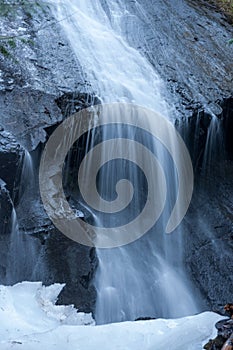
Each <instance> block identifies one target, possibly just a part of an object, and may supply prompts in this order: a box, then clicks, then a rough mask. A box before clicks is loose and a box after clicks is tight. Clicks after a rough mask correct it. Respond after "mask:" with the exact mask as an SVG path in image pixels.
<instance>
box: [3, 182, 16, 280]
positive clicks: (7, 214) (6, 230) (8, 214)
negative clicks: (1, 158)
mask: <svg viewBox="0 0 233 350" xmlns="http://www.w3.org/2000/svg"><path fill="white" fill-rule="evenodd" d="M12 209H13V203H12V200H11V198H10V193H9V191H8V190H7V189H6V184H5V183H4V182H3V181H2V180H1V179H0V247H1V259H0V283H1V282H2V281H3V280H4V279H5V277H6V269H7V261H8V252H9V246H10V234H11V227H12V222H11V218H12Z"/></svg>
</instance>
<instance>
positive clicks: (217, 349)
mask: <svg viewBox="0 0 233 350" xmlns="http://www.w3.org/2000/svg"><path fill="white" fill-rule="evenodd" d="M215 328H216V329H217V331H218V334H217V337H216V338H215V339H210V340H209V342H208V343H207V344H206V345H205V346H204V349H206V350H223V349H224V350H225V349H226V350H232V346H233V319H225V320H221V321H219V322H217V323H216V325H215ZM224 344H225V345H229V346H230V347H229V348H225V347H224Z"/></svg>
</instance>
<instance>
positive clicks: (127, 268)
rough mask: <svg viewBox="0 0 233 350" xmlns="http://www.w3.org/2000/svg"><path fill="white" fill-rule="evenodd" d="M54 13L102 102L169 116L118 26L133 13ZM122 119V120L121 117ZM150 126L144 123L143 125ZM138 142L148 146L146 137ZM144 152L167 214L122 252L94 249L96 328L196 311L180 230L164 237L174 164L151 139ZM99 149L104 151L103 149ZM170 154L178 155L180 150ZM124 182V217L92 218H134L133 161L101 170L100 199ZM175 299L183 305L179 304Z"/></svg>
mask: <svg viewBox="0 0 233 350" xmlns="http://www.w3.org/2000/svg"><path fill="white" fill-rule="evenodd" d="M50 2H52V3H56V2H55V1H52V0H51V1H50ZM54 13H55V15H56V17H57V19H58V20H62V21H61V22H60V23H61V25H62V26H63V28H64V31H65V33H66V35H67V37H68V38H69V40H70V42H71V45H72V47H73V50H74V52H75V53H76V55H77V58H78V60H79V61H80V63H81V65H82V68H83V71H84V72H85V74H86V75H87V79H88V80H89V81H90V82H91V84H92V87H93V89H94V91H96V93H97V95H98V96H100V98H101V100H102V101H103V102H116V101H121V102H131V103H132V102H133V103H136V104H138V105H143V106H145V107H148V108H151V109H153V110H155V111H157V112H160V113H161V114H162V115H163V116H165V117H167V118H169V113H170V112H169V109H170V107H168V106H167V103H166V102H165V98H164V97H163V95H162V93H161V92H162V91H164V89H163V84H162V82H161V80H160V78H159V77H158V75H157V74H156V72H155V71H154V69H153V68H152V66H151V65H150V64H149V63H148V62H147V60H146V59H145V58H144V57H143V56H142V55H141V54H140V53H139V52H138V51H137V50H135V49H134V48H132V47H130V46H129V45H128V44H127V41H126V40H125V39H124V36H123V34H124V33H122V32H123V29H122V27H121V22H122V20H123V19H124V16H126V15H127V16H130V13H128V12H127V10H126V9H125V6H124V2H123V1H111V0H107V1H101V0H86V1H83V0H66V1H65V2H64V3H63V2H59V4H57V3H56V6H54ZM66 17H67V18H66ZM64 18H66V20H64ZM119 113H120V110H119ZM119 120H120V121H122V119H120V115H119ZM154 122H155V121H153V120H145V123H148V124H150V123H151V124H153V123H154ZM123 129H124V128H123ZM123 129H122V128H120V127H117V128H115V129H114V131H113V133H114V136H117V137H119V138H126V137H127V138H131V139H133V140H136V136H135V135H136V134H137V132H136V131H135V130H131V131H130V130H128V129H127V130H123ZM111 132H112V131H109V129H108V128H105V129H103V131H102V138H103V140H106V139H110V138H111V136H109V134H111ZM167 137H168V138H169V137H171V136H170V135H167ZM139 138H140V140H141V141H142V142H143V143H145V144H148V140H147V138H148V135H144V136H143V135H140V137H139ZM170 142H171V143H172V140H170ZM149 148H152V149H155V152H156V154H157V157H158V159H159V161H160V162H161V164H162V165H163V167H164V168H165V173H166V181H167V183H168V198H167V204H166V210H164V212H163V214H162V216H161V218H160V220H159V221H158V223H157V224H156V225H155V227H154V228H153V229H152V230H151V231H150V232H149V233H148V234H146V235H145V236H144V237H142V238H141V239H139V240H138V241H136V242H134V243H131V244H129V245H127V246H123V247H120V248H112V249H97V255H98V259H99V267H98V270H97V273H96V277H95V286H96V289H97V303H96V314H95V317H96V321H97V323H99V324H102V323H108V322H117V321H123V320H133V319H136V318H138V317H143V316H150V317H178V316H182V315H186V314H192V313H195V312H197V308H196V305H195V302H194V301H193V296H192V292H191V287H190V282H189V281H188V279H187V277H186V276H185V271H184V267H183V264H182V232H181V229H177V230H176V232H175V233H173V234H172V235H170V236H168V235H166V234H165V226H166V222H167V219H168V217H169V214H168V213H169V211H170V210H171V207H172V204H173V203H174V198H175V196H176V194H177V191H178V183H177V178H176V172H175V169H174V165H172V164H171V163H172V162H171V159H170V158H169V157H168V155H167V154H166V152H165V151H164V150H163V149H162V148H161V147H160V146H159V145H157V143H156V142H155V141H153V140H152V141H150V142H149ZM131 151H132V152H134V151H133V150H131ZM101 152H102V153H103V154H104V152H105V149H104V147H103V148H102V150H101ZM174 152H178V154H179V149H177V150H174ZM136 157H138V159H139V158H140V157H143V155H140V154H137V155H136ZM89 161H90V162H91V159H90V160H89ZM87 175H89V176H90V173H89V172H88V173H87ZM122 178H127V179H129V180H130V182H132V184H133V185H134V189H135V191H139V194H138V195H136V194H135V196H134V205H132V207H130V208H129V210H128V211H126V213H125V214H124V215H122V216H121V217H119V216H118V217H115V216H114V215H112V216H111V215H110V218H109V217H108V220H107V224H106V222H105V220H106V219H105V216H103V215H101V214H99V215H95V221H96V225H97V226H98V225H99V226H103V225H104V226H106V225H107V226H106V227H111V226H114V225H117V223H119V220H125V219H127V218H129V219H130V218H131V217H132V215H135V211H136V215H137V211H139V210H140V209H141V207H143V198H144V196H145V193H146V184H145V181H144V178H143V176H142V174H141V173H140V171H139V170H138V169H137V167H135V166H134V165H132V164H131V163H130V162H128V163H127V162H125V161H121V160H117V161H115V162H114V161H111V162H108V163H107V164H106V165H105V166H104V167H103V169H102V171H100V173H99V179H98V182H99V192H100V193H101V195H102V196H105V197H106V199H108V200H112V198H109V194H110V193H111V194H112V193H113V194H114V193H115V185H116V183H117V182H118V181H119V179H122ZM156 185H157V184H156V181H155V184H154V186H156ZM108 225H109V226H108ZM178 300H181V302H180V304H179V305H177V302H178Z"/></svg>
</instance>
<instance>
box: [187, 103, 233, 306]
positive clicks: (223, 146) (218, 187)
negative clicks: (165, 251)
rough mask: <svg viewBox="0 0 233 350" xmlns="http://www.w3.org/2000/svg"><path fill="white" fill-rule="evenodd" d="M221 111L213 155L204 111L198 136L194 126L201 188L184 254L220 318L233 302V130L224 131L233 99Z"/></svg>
mask: <svg viewBox="0 0 233 350" xmlns="http://www.w3.org/2000/svg"><path fill="white" fill-rule="evenodd" d="M219 105H220V106H221V107H222V113H221V114H220V115H219V118H220V119H219V120H217V121H216V122H217V127H218V128H220V131H222V133H220V132H219V133H218V134H217V133H216V134H215V137H214V136H212V149H210V150H209V151H210V152H211V153H212V154H209V155H207V152H206V151H207V149H208V147H207V146H208V145H207V139H208V132H207V130H208V127H210V126H209V122H210V121H209V115H208V114H207V113H204V112H203V111H202V112H201V113H200V115H199V117H200V121H199V128H197V129H196V130H195V129H194V128H193V129H192V127H191V126H189V127H190V133H189V136H190V138H189V143H188V145H189V146H190V148H191V150H194V147H193V145H194V144H195V151H196V154H194V153H193V152H192V154H194V155H195V157H194V158H193V160H194V162H196V163H194V164H196V166H195V169H196V182H195V189H194V195H193V199H192V202H191V206H190V208H189V211H188V213H187V215H186V217H185V222H184V228H185V235H184V239H185V250H184V251H185V253H184V254H185V260H186V265H187V268H188V270H189V272H190V274H191V276H192V279H193V280H194V281H195V282H196V284H197V286H198V289H199V290H201V292H202V294H203V296H204V298H205V300H207V301H208V307H211V308H212V309H213V310H214V311H218V312H221V310H222V309H223V306H224V305H225V303H226V301H227V300H231V299H232V285H233V277H232V273H231V271H232V269H233V259H232V257H233V225H232V220H233V204H232V203H233V194H232V186H233V177H232V174H233V162H232V141H230V135H229V132H230V131H231V128H230V127H229V128H226V127H225V126H226V125H229V126H230V125H231V124H232V120H233V108H232V98H229V99H225V100H223V101H221V102H219ZM190 125H192V120H191V124H190ZM215 127H216V126H215ZM214 130H215V131H216V130H217V129H214ZM191 135H193V136H192V137H191ZM220 141H221V142H220ZM206 158H207V159H206Z"/></svg>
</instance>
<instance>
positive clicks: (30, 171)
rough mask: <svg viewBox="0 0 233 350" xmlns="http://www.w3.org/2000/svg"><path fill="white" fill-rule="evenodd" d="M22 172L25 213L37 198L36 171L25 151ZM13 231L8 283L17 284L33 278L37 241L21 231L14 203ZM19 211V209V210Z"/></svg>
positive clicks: (21, 193) (21, 194) (22, 199)
mask: <svg viewBox="0 0 233 350" xmlns="http://www.w3.org/2000/svg"><path fill="white" fill-rule="evenodd" d="M21 162H22V172H21V179H20V188H19V195H18V197H19V204H18V207H20V205H21V204H22V202H24V203H26V207H24V208H23V211H25V210H27V207H30V206H32V205H33V202H32V200H33V198H35V170H34V165H33V161H32V157H31V155H30V153H29V152H28V151H27V150H25V151H24V154H23V157H22V160H21ZM12 206H13V210H12V217H11V222H12V229H11V238H10V249H9V254H8V267H7V271H6V283H7V284H15V283H17V282H21V281H24V280H31V279H32V278H33V270H34V267H35V266H36V256H37V254H36V248H35V246H36V245H35V239H31V238H30V237H29V236H27V235H25V234H24V232H23V231H22V230H20V229H19V224H18V219H17V210H16V209H15V208H14V205H13V203H12ZM17 209H18V208H17Z"/></svg>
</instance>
